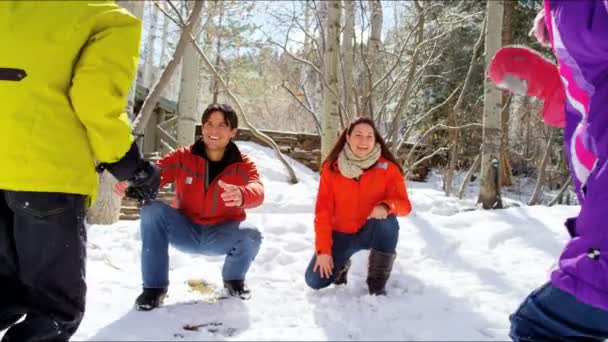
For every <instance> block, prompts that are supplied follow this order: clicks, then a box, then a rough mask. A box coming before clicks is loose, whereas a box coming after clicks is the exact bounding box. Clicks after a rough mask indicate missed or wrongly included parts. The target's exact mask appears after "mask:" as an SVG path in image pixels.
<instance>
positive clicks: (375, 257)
mask: <svg viewBox="0 0 608 342" xmlns="http://www.w3.org/2000/svg"><path fill="white" fill-rule="evenodd" d="M395 256H396V254H394V253H384V252H380V251H378V250H376V249H371V250H370V252H369V265H368V271H367V287H368V289H369V294H370V295H386V289H385V286H386V281H387V280H388V277H390V275H391V270H392V268H393V262H394V261H395Z"/></svg>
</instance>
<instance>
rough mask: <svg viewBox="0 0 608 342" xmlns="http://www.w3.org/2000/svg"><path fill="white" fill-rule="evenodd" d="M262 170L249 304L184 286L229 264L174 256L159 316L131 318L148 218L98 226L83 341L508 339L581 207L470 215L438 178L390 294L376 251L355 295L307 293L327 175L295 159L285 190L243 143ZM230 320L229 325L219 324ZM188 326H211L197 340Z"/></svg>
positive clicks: (417, 195)
mask: <svg viewBox="0 0 608 342" xmlns="http://www.w3.org/2000/svg"><path fill="white" fill-rule="evenodd" d="M239 145H240V146H241V148H242V149H243V150H244V151H245V152H246V153H249V154H250V155H251V156H252V157H253V159H254V160H255V161H256V162H257V165H258V167H259V169H260V173H261V175H262V177H263V180H264V183H265V186H266V201H265V204H264V205H263V206H262V207H260V208H257V209H255V210H252V211H251V212H250V214H249V215H248V219H249V220H250V221H251V222H253V223H255V224H257V226H258V227H259V229H260V230H261V231H262V233H263V235H264V241H263V244H262V248H261V250H260V253H259V255H258V258H257V260H256V261H255V262H254V265H253V266H252V269H251V271H250V273H249V276H248V283H249V285H250V287H251V288H252V291H253V298H252V299H251V300H249V301H241V300H237V299H228V300H221V301H218V302H215V303H213V304H209V303H204V302H200V301H198V302H197V301H196V300H197V299H198V298H199V295H198V294H196V293H192V292H190V291H189V288H188V286H187V285H186V284H185V281H186V280H187V279H189V278H195V277H199V278H200V277H202V278H205V279H206V280H208V281H211V282H212V283H215V284H218V285H219V284H220V283H221V276H220V269H221V264H222V260H223V258H220V257H215V258H211V257H204V256H192V255H187V254H183V253H181V252H178V251H176V250H171V252H170V253H171V273H170V279H171V281H172V284H171V286H170V294H169V297H168V298H167V300H166V302H165V306H164V307H163V308H161V309H158V310H154V311H151V312H138V311H135V310H133V301H134V300H135V297H136V296H137V295H138V294H139V292H140V290H141V280H140V267H139V260H140V259H139V254H140V237H139V221H136V222H127V221H122V222H119V223H117V224H115V225H113V226H91V227H90V230H89V240H90V247H89V251H88V253H89V259H88V284H89V291H88V297H87V313H86V315H85V319H84V321H83V323H82V325H81V327H80V329H79V331H78V332H77V334H76V335H75V336H74V340H97V341H99V340H106V341H108V340H177V341H189V340H190V341H192V340H416V341H420V340H434V341H436V340H452V341H454V340H469V341H470V340H477V341H480V340H503V341H504V340H508V336H507V334H508V327H509V320H508V316H509V314H510V313H511V312H513V311H514V310H515V309H516V307H517V305H518V304H519V303H520V301H521V300H522V299H523V298H524V296H525V295H527V294H528V293H529V292H530V291H531V290H532V289H534V288H535V287H537V286H539V285H541V284H542V283H543V282H544V281H546V280H547V279H548V272H549V270H550V268H551V266H552V264H553V263H554V262H555V260H556V258H557V256H558V255H559V252H560V250H561V248H562V245H563V243H564V241H565V240H566V238H567V233H566V231H565V229H564V228H563V226H562V222H563V221H564V219H565V218H566V217H568V216H573V215H576V214H577V212H578V210H579V208H578V207H566V206H556V207H551V208H548V207H544V206H535V207H527V206H521V207H512V208H509V209H505V210H497V211H483V210H470V209H472V208H473V206H474V200H475V198H474V194H473V192H474V190H473V191H472V192H471V193H470V194H471V196H470V197H469V198H468V199H466V200H463V201H459V200H457V199H454V198H446V197H445V196H444V195H443V193H442V192H441V191H440V190H438V189H439V188H440V187H439V180H438V178H437V177H432V178H431V179H430V181H429V182H428V183H408V191H409V195H410V199H411V201H412V205H413V208H414V210H413V212H412V214H411V215H410V216H409V217H406V218H400V219H399V222H400V224H401V231H400V241H399V244H398V251H397V253H398V257H397V260H396V262H395V266H394V269H393V273H392V276H391V278H390V280H389V285H388V288H387V289H388V292H389V295H388V296H386V297H371V296H369V295H367V288H366V285H365V276H366V258H367V252H361V253H359V254H356V255H355V256H354V258H353V267H352V269H351V273H350V274H349V283H348V285H347V286H346V287H333V286H331V287H329V288H327V289H325V290H321V291H313V290H310V289H309V288H308V287H307V286H306V284H305V282H304V277H303V274H304V270H305V269H306V266H307V264H308V262H309V260H310V257H311V255H312V252H313V241H314V240H313V239H314V234H313V232H314V230H313V214H312V212H313V208H314V201H315V195H316V189H317V183H318V175H316V174H315V173H313V172H311V171H310V170H308V169H306V168H305V167H302V166H300V165H298V164H297V163H295V162H292V165H294V166H295V168H296V172H297V173H298V176H299V178H300V183H299V184H296V185H288V184H287V183H286V181H285V180H286V179H287V175H286V172H285V171H284V169H283V168H282V166H281V165H280V163H279V162H278V161H276V160H275V159H274V156H273V153H272V152H271V151H270V150H269V149H267V148H264V147H259V146H258V145H254V144H251V143H239ZM220 323H221V324H220ZM186 324H191V325H192V324H194V325H196V324H208V325H207V326H204V327H201V328H200V329H199V331H187V330H184V329H183V326H184V325H186Z"/></svg>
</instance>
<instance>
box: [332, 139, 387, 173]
mask: <svg viewBox="0 0 608 342" xmlns="http://www.w3.org/2000/svg"><path fill="white" fill-rule="evenodd" d="M381 152H382V151H381V149H380V144H378V143H376V144H375V145H374V148H373V149H372V151H371V152H370V154H368V155H367V157H364V158H359V157H357V156H355V154H354V153H353V150H351V148H350V146H349V145H348V143H346V144H344V148H342V151H341V152H340V154H339V155H338V167H339V168H340V173H341V174H342V175H343V176H344V177H346V178H357V177H359V176H361V174H362V173H363V171H364V170H365V169H368V168H370V167H371V166H372V165H374V164H375V163H376V162H377V161H378V158H380V154H381Z"/></svg>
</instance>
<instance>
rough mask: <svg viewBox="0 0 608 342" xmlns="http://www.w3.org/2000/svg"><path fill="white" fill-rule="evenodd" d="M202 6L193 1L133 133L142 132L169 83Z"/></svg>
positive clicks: (143, 105)
mask: <svg viewBox="0 0 608 342" xmlns="http://www.w3.org/2000/svg"><path fill="white" fill-rule="evenodd" d="M202 8H203V2H202V1H195V2H194V6H193V8H192V12H190V16H189V17H188V19H187V20H186V25H185V26H184V27H183V28H182V33H181V35H180V37H179V41H178V42H177V46H176V47H175V52H174V53H173V58H172V59H171V60H170V61H169V63H167V67H166V68H165V69H164V70H163V72H162V73H161V74H160V77H159V78H158V80H157V81H156V83H155V84H154V86H153V87H152V89H151V90H150V93H148V96H147V97H146V99H145V100H144V103H143V104H142V106H141V109H140V111H139V115H138V116H137V118H136V119H135V121H134V122H133V133H134V134H135V135H141V134H143V131H144V128H145V127H146V124H147V123H148V120H149V119H150V116H151V115H152V112H153V111H154V107H155V106H156V103H157V102H158V100H159V99H160V97H161V94H162V92H163V89H164V88H165V86H166V85H167V84H168V83H169V80H170V79H171V76H172V75H173V73H174V72H175V70H176V69H177V65H178V64H179V61H180V60H181V58H182V56H183V54H184V50H185V49H186V45H188V44H190V41H191V38H190V33H191V32H192V28H193V27H194V25H195V24H196V23H197V22H198V21H199V19H200V15H201V9H202Z"/></svg>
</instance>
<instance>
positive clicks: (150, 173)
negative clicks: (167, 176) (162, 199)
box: [125, 162, 160, 205]
mask: <svg viewBox="0 0 608 342" xmlns="http://www.w3.org/2000/svg"><path fill="white" fill-rule="evenodd" d="M159 189H160V170H159V169H158V167H157V166H156V165H154V164H153V163H151V162H143V163H142V164H141V165H140V167H139V168H138V169H137V170H136V171H135V174H134V175H133V177H132V178H131V179H129V186H128V187H127V189H126V190H125V196H126V197H128V198H132V199H135V200H138V201H139V202H140V203H141V204H142V205H145V204H146V203H147V202H149V201H151V200H153V199H155V198H156V196H157V195H158V191H159Z"/></svg>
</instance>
